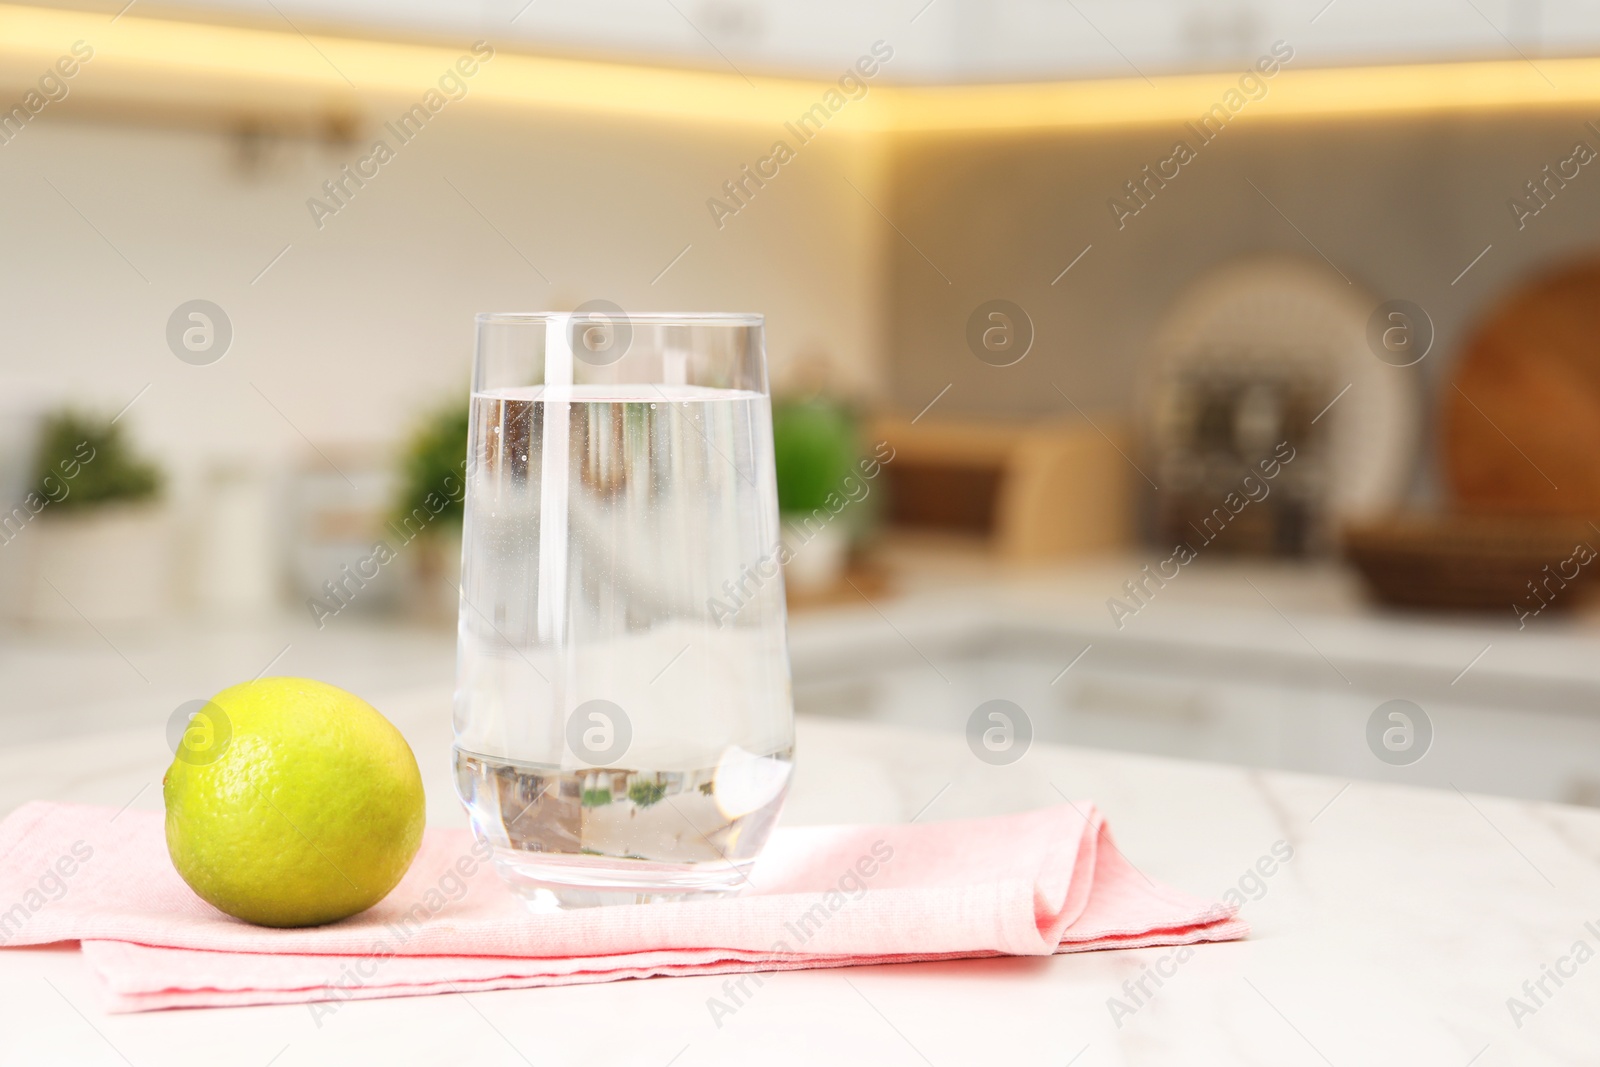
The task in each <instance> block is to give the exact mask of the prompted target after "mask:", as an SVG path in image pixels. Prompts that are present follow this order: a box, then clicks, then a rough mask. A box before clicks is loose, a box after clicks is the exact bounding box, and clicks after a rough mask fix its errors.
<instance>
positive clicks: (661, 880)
mask: <svg viewBox="0 0 1600 1067" xmlns="http://www.w3.org/2000/svg"><path fill="white" fill-rule="evenodd" d="M754 865H755V864H754V861H746V862H743V863H736V862H732V861H718V862H707V863H655V862H651V861H649V860H629V859H618V858H616V857H613V856H591V855H575V856H574V855H563V854H561V853H554V852H523V851H518V850H511V849H496V850H495V868H496V869H497V870H498V871H499V872H500V877H502V878H504V879H505V880H506V883H507V884H508V885H510V886H511V888H512V890H513V891H514V892H515V893H516V894H517V895H518V896H520V897H521V898H522V899H523V901H524V902H526V903H527V905H528V906H529V907H530V908H532V909H533V910H535V911H551V910H566V909H570V908H594V907H604V906H607V905H612V904H652V903H663V902H667V901H688V900H717V899H726V898H727V897H731V896H733V895H734V894H736V893H738V892H739V891H740V890H742V889H744V888H745V887H746V886H748V885H749V884H750V881H749V873H750V869H751V868H752V867H753V866H754Z"/></svg>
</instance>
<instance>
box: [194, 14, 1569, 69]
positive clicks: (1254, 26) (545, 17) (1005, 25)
mask: <svg viewBox="0 0 1600 1067" xmlns="http://www.w3.org/2000/svg"><path fill="white" fill-rule="evenodd" d="M168 10H174V11H178V12H188V13H190V14H192V15H194V16H197V17H202V18H204V17H221V18H245V19H249V20H251V21H256V22H259V23H260V24H262V25H266V26H274V27H281V26H282V25H283V22H284V20H285V19H288V20H291V21H292V22H293V23H294V24H295V25H296V26H299V27H302V28H309V29H316V28H324V29H332V30H347V31H353V32H358V33H369V34H375V35H379V36H385V35H396V34H398V35H403V36H404V35H415V34H426V35H430V36H449V37H467V38H475V37H481V38H484V39H487V40H489V41H491V42H493V43H494V44H496V45H502V46H505V47H514V48H522V49H526V50H529V51H535V52H539V51H544V52H554V53H561V54H577V55H592V56H600V57H605V58H632V59H636V60H639V61H643V62H655V63H665V64H669V65H685V66H693V67H703V68H705V69H708V70H723V71H733V70H737V71H739V72H740V73H743V74H746V75H753V74H796V75H807V76H814V77H826V78H832V77H835V76H837V74H838V72H839V71H841V70H843V69H844V68H845V67H846V66H847V65H849V64H850V63H851V62H853V61H854V60H855V58H856V57H857V56H858V55H860V54H862V53H863V52H865V51H866V50H867V48H868V47H869V46H870V45H871V44H872V43H873V42H874V41H876V40H884V41H887V42H888V43H890V44H891V45H892V46H893V47H894V48H895V58H894V60H893V61H892V62H890V63H889V64H886V65H885V67H884V75H883V76H884V77H885V79H887V80H891V81H897V82H935V83H937V82H967V81H1019V80H1054V79H1069V78H1082V77H1105V76H1111V77H1118V76H1120V77H1138V76H1140V75H1145V76H1149V75H1155V74H1170V73H1188V72H1194V71H1219V72H1224V71H1232V70H1236V69H1237V70H1242V69H1243V68H1244V67H1246V66H1248V65H1249V64H1250V63H1251V62H1253V61H1254V60H1255V58H1256V57H1257V56H1260V55H1261V54H1262V53H1263V52H1265V51H1266V50H1267V48H1268V46H1269V45H1270V44H1271V43H1272V42H1274V41H1277V40H1283V41H1286V42H1288V43H1289V44H1290V45H1291V46H1292V47H1293V48H1294V50H1295V60H1294V63H1295V65H1303V66H1330V65H1361V64H1369V63H1396V62H1414V61H1437V60H1459V59H1497V58H1498V59H1522V58H1528V59H1531V60H1535V61H1536V60H1537V59H1538V58H1539V57H1540V56H1550V55H1580V54H1585V53H1592V52H1593V51H1595V49H1596V48H1600V10H1597V9H1596V7H1595V5H1593V4H1591V3H1585V2H1583V0H1477V2H1476V3H1461V2H1459V0H1411V2H1408V3H1405V4H1395V3H1390V2H1380V0H1333V2H1331V3H1330V2H1329V0H1074V2H1073V3H1068V2H1066V0H864V2H863V0H816V2H812V3H804V4H802V3H797V2H794V0H787V2H785V0H671V2H668V0H533V2H531V3H530V2H529V0H479V2H477V3H467V4H457V3H446V2H445V0H381V2H380V0H271V2H269V0H188V2H187V3H184V2H179V3H176V4H172V5H169V7H168Z"/></svg>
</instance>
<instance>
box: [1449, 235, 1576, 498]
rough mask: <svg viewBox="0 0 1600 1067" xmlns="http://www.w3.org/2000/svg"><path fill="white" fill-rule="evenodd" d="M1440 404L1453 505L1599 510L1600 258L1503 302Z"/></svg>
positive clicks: (1471, 343)
mask: <svg viewBox="0 0 1600 1067" xmlns="http://www.w3.org/2000/svg"><path fill="white" fill-rule="evenodd" d="M1441 407H1442V410H1441V413H1440V433H1441V437H1442V442H1441V443H1442V449H1441V451H1442V454H1443V457H1444V469H1445V480H1446V483H1447V485H1448V487H1449V490H1450V493H1451V496H1452V498H1453V503H1454V505H1455V507H1456V508H1457V509H1458V510H1460V511H1462V512H1465V513H1469V514H1475V515H1546V516H1571V517H1575V518H1584V519H1589V518H1600V260H1593V261H1587V262H1583V263H1578V264H1573V265H1568V266H1565V267H1562V268H1559V269H1557V270H1555V271H1552V272H1550V273H1548V274H1545V275H1544V276H1542V277H1540V278H1537V279H1536V280H1534V281H1533V282H1532V283H1531V284H1529V285H1527V286H1525V287H1524V288H1522V289H1520V290H1518V291H1517V292H1516V293H1514V294H1513V295H1512V296H1511V297H1510V298H1509V299H1508V300H1506V301H1505V302H1504V303H1503V304H1501V305H1500V307H1499V308H1497V309H1496V310H1495V311H1494V312H1493V313H1492V314H1491V315H1490V317H1489V318H1488V319H1487V320H1486V321H1485V322H1484V323H1483V325H1482V326H1481V327H1480V328H1479V329H1478V331H1477V333H1476V335H1475V336H1473V337H1472V339H1471V340H1470V341H1469V343H1468V344H1467V346H1466V348H1465V350H1464V351H1463V353H1462V356H1461V359H1460V360H1459V362H1458V363H1457V365H1456V367H1455V370H1454V376H1453V379H1452V380H1451V381H1450V382H1449V383H1448V384H1447V385H1446V387H1445V390H1444V395H1443V398H1442V405H1441Z"/></svg>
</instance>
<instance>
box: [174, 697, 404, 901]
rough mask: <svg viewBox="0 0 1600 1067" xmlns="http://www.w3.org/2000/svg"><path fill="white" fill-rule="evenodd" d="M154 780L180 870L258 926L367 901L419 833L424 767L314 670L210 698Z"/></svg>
mask: <svg viewBox="0 0 1600 1067" xmlns="http://www.w3.org/2000/svg"><path fill="white" fill-rule="evenodd" d="M162 785H163V793H164V796H165V799H166V805H167V851H168V852H169V853H171V855H172V865H173V866H174V867H176V868H177V869H178V874H180V875H181V876H182V877H183V880H184V881H185V882H187V883H189V887H190V888H191V889H193V890H194V891H195V892H196V893H197V894H199V895H200V897H201V898H202V899H203V900H205V901H207V902H208V903H210V904H212V905H214V906H215V907H217V908H219V909H221V910H222V911H225V912H227V913H228V914H229V915H233V916H236V917H237V918H240V919H243V920H245V921H246V922H252V923H258V924H260V925H262V926H317V925H319V924H321V923H330V922H334V921H335V920H338V919H343V918H344V917H346V916H348V915H354V914H355V913H356V912H358V911H364V910H365V909H367V908H370V907H371V906H372V905H374V904H376V903H377V902H378V901H380V900H382V899H383V898H384V897H385V896H387V895H388V893H389V891H390V890H391V889H393V888H394V887H395V885H396V884H398V883H399V881H400V878H401V876H403V875H404V874H405V873H406V869H407V868H408V867H410V866H411V861H412V860H413V859H414V858H415V857H416V854H417V849H418V848H419V847H420V846H421V844H422V824H423V797H422V775H421V773H420V772H419V771H418V770H417V760H416V757H415V756H413V755H412V754H411V747H410V746H409V745H407V744H406V740H405V738H404V737H402V736H401V735H400V731H399V730H396V729H395V728H394V726H393V724H391V723H390V722H389V720H387V719H385V718H384V717H383V716H382V715H381V714H379V713H378V711H377V710H376V709H375V708H373V707H372V705H370V704H368V703H367V702H366V701H364V700H362V699H360V698H359V697H356V696H353V695H352V694H350V693H347V692H345V691H344V690H343V689H338V688H335V687H334V686H331V685H326V684H324V683H322V682H316V681H312V680H310V679H308V678H262V679H259V680H257V681H254V682H245V683H244V684H243V685H236V686H233V687H232V688H231V689H224V690H223V691H222V692H220V693H218V694H217V695H216V696H214V697H212V698H211V700H210V701H209V702H208V703H207V704H206V705H205V706H204V707H202V708H201V709H200V710H199V711H197V712H195V714H194V716H193V718H191V719H190V721H189V725H188V729H187V730H186V731H185V732H184V734H183V739H182V741H181V742H180V743H179V744H178V746H177V758H176V759H174V760H173V761H172V766H171V767H169V768H167V775H166V778H165V779H164V780H163V782H162Z"/></svg>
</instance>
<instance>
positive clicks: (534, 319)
mask: <svg viewBox="0 0 1600 1067" xmlns="http://www.w3.org/2000/svg"><path fill="white" fill-rule="evenodd" d="M577 314H580V313H579V312H575V311H480V312H478V314H477V316H476V321H477V323H478V324H479V325H480V326H482V325H495V326H531V325H535V324H541V325H542V324H544V323H548V322H549V321H550V320H552V319H554V318H556V317H558V316H562V315H577ZM581 314H582V315H583V316H584V317H594V318H608V317H610V316H607V315H606V313H605V312H603V311H585V312H582V313H581ZM622 317H623V320H624V321H626V322H630V323H642V324H645V325H650V326H698V325H707V326H762V327H764V326H765V325H766V320H767V317H766V315H764V314H762V313H761V312H759V311H681V312H680V311H640V312H631V311H624V312H623V313H622Z"/></svg>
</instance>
